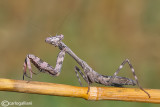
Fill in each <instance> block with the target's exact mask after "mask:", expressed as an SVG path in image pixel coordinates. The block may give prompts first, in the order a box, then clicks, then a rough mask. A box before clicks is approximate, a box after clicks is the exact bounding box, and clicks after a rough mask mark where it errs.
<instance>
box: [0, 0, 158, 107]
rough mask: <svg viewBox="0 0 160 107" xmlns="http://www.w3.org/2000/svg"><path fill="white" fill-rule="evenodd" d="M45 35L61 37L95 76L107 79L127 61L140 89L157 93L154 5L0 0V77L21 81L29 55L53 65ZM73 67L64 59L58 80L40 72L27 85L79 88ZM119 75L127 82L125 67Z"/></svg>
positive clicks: (53, 51) (50, 101)
mask: <svg viewBox="0 0 160 107" xmlns="http://www.w3.org/2000/svg"><path fill="white" fill-rule="evenodd" d="M46 32H49V33H50V34H51V35H56V34H63V35H64V40H63V41H64V43H65V44H66V45H68V46H69V47H70V48H71V49H72V50H73V51H74V52H75V53H76V54H77V55H78V56H79V57H80V58H82V59H83V60H85V61H86V62H87V63H88V64H89V65H90V66H91V67H93V69H94V70H95V71H97V72H99V73H100V74H104V75H113V73H114V72H115V71H116V70H117V68H118V67H119V65H120V64H121V63H122V61H123V60H124V59H126V58H128V59H130V61H131V63H132V64H133V66H134V68H135V71H136V74H137V76H138V78H139V82H140V84H141V85H142V86H143V87H144V88H152V89H159V88H160V82H159V79H158V78H160V1H159V0H100V1H97V0H95V1H93V0H43V1H42V0H12V1H11V0H1V1H0V69H1V70H0V71H1V72H0V78H8V79H17V80H22V74H23V72H22V66H23V62H24V59H25V57H26V55H27V54H29V53H32V54H35V55H36V56H39V57H40V58H41V59H43V60H45V61H47V62H48V63H50V64H51V65H53V66H54V65H55V62H56V58H57V54H58V52H59V49H58V48H55V47H53V46H51V45H49V44H46V43H45V42H44V40H45V38H46V37H48V36H49V35H48V34H47V33H46ZM75 65H77V63H76V62H75V61H74V60H73V59H72V58H71V57H70V56H69V55H66V56H65V60H64V64H63V68H62V72H61V75H60V76H59V77H56V78H53V77H52V76H50V75H48V74H44V73H40V74H39V75H36V76H35V75H34V76H33V81H43V82H51V83H60V84H69V85H74V86H80V85H79V82H78V79H77V78H76V75H75V72H74V66H75ZM33 70H34V71H35V72H36V71H37V69H36V68H35V67H33ZM37 72H38V71H37ZM119 75H120V76H125V77H129V78H132V79H133V75H132V73H131V72H130V69H129V67H128V65H126V66H125V68H124V69H123V70H122V71H121V73H120V74H119ZM25 79H27V78H25ZM83 83H84V84H85V85H87V84H86V83H85V82H84V81H83ZM93 86H99V85H97V84H93ZM127 87H128V86H127ZM3 100H8V101H17V102H21V101H32V104H33V105H32V106H33V107H44V106H47V107H51V106H54V107H71V106H73V107H75V106H76V107H81V106H83V107H88V106H92V107H97V106H106V107H110V106H112V107H117V106H118V107H125V106H130V107H135V106H136V107H157V106H158V105H156V104H145V103H135V102H121V101H86V100H84V99H80V98H68V97H58V96H47V95H36V94H25V93H15V92H0V102H1V101H3Z"/></svg>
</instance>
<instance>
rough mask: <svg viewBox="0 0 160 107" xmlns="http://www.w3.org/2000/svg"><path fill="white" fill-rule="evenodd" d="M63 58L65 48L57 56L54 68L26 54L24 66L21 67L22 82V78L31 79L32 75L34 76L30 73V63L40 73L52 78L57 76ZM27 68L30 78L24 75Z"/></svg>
mask: <svg viewBox="0 0 160 107" xmlns="http://www.w3.org/2000/svg"><path fill="white" fill-rule="evenodd" d="M64 56H65V48H64V49H63V50H61V51H60V53H59V54H58V57H57V61H56V66H55V68H54V67H52V66H51V65H49V64H48V63H47V62H45V61H43V60H41V59H40V58H38V57H36V56H35V55H32V54H28V55H27V57H26V59H25V62H24V65H23V80H24V76H27V77H29V78H32V73H33V74H35V73H34V72H33V71H32V67H31V63H33V65H34V66H35V67H36V68H37V69H38V70H39V71H40V72H47V73H49V74H51V75H52V76H58V75H59V74H60V72H61V68H62V64H63V60H64ZM27 67H28V69H29V72H30V76H28V75H27V73H26V71H27Z"/></svg>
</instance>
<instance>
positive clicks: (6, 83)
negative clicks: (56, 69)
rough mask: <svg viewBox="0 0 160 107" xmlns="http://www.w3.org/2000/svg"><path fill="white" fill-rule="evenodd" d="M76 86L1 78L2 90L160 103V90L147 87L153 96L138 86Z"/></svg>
mask: <svg viewBox="0 0 160 107" xmlns="http://www.w3.org/2000/svg"><path fill="white" fill-rule="evenodd" d="M87 90H88V87H76V86H70V85H63V84H55V83H45V82H36V81H30V82H28V81H22V80H12V79H3V78H0V91H13V92H22V93H32V94H44V95H55V96H65V97H78V98H84V99H86V100H120V101H132V102H145V103H160V90H158V89H145V90H146V91H147V92H149V93H150V95H151V98H148V96H147V95H146V94H145V93H144V92H143V91H142V90H140V89H137V88H117V87H116V88H115V87H90V91H89V93H88V94H87Z"/></svg>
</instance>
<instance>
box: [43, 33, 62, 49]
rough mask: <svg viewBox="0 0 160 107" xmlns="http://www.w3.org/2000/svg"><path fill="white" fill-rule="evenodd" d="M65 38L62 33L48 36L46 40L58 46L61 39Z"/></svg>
mask: <svg viewBox="0 0 160 107" xmlns="http://www.w3.org/2000/svg"><path fill="white" fill-rule="evenodd" d="M63 38H64V36H63V35H62V34H61V35H56V36H51V37H47V38H46V40H45V42H46V43H49V44H52V45H54V46H55V47H56V46H58V44H59V43H60V42H61V40H62V39H63Z"/></svg>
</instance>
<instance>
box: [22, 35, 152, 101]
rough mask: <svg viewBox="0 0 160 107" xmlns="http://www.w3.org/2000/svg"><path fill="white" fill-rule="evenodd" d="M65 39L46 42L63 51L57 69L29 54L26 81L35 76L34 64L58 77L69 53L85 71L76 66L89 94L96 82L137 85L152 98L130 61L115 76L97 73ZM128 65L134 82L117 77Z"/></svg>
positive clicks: (24, 68)
mask: <svg viewBox="0 0 160 107" xmlns="http://www.w3.org/2000/svg"><path fill="white" fill-rule="evenodd" d="M63 38H64V36H63V35H62V34H61V35H57V36H52V37H48V38H46V40H45V42H46V43H49V44H51V45H53V46H55V47H59V49H60V50H61V51H60V53H59V54H58V57H57V62H56V66H55V68H54V67H52V66H51V65H49V64H48V63H47V62H44V61H42V60H41V59H40V58H38V57H36V56H34V55H32V54H28V55H27V57H26V59H25V62H24V66H23V70H24V73H23V79H24V76H27V77H29V78H32V73H33V74H34V72H32V68H31V63H33V64H34V66H35V67H37V68H38V69H39V70H40V71H41V72H47V73H49V74H50V75H52V76H58V75H59V74H60V72H61V68H62V64H63V61H64V57H65V53H68V54H69V55H70V56H71V57H72V58H73V59H74V60H75V61H76V62H77V63H78V64H79V65H80V66H81V67H82V69H83V71H84V73H82V72H81V71H80V69H79V68H78V67H77V66H75V72H76V75H77V78H78V80H79V82H80V85H81V86H82V83H81V80H80V78H79V74H80V75H81V76H82V77H83V79H84V80H85V81H86V82H87V83H88V91H87V93H88V92H89V90H90V84H91V83H94V82H95V83H98V84H102V85H106V86H116V87H122V86H123V85H133V86H134V85H136V84H137V85H138V87H139V88H140V89H141V90H142V91H144V92H145V93H146V94H147V95H148V97H149V98H150V94H149V93H148V92H146V91H145V90H144V89H143V88H142V87H141V86H140V84H139V82H138V78H137V76H136V74H135V71H134V68H133V66H132V64H131V63H130V61H129V60H128V59H126V60H124V61H123V62H122V64H121V65H120V66H119V68H118V70H117V71H116V72H115V73H114V75H113V76H105V75H101V74H99V73H97V72H96V71H94V70H93V69H92V68H91V67H90V66H89V65H88V64H87V63H86V62H85V61H83V60H82V59H80V58H79V57H78V56H77V55H76V54H75V53H74V52H73V51H72V50H71V49H70V48H69V47H67V46H66V45H65V44H64V43H63V42H62V39H63ZM30 62H31V63H30ZM126 63H128V64H129V67H130V69H131V71H132V73H133V75H134V78H135V80H132V79H129V78H126V77H120V76H117V74H118V73H119V71H120V70H121V69H122V68H123V66H124V65H125V64H126ZM27 67H28V69H29V72H30V76H28V75H27V73H26V70H27ZM78 73H79V74H78Z"/></svg>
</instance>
